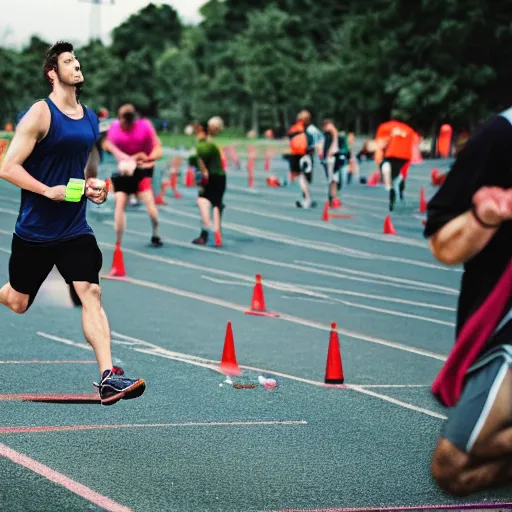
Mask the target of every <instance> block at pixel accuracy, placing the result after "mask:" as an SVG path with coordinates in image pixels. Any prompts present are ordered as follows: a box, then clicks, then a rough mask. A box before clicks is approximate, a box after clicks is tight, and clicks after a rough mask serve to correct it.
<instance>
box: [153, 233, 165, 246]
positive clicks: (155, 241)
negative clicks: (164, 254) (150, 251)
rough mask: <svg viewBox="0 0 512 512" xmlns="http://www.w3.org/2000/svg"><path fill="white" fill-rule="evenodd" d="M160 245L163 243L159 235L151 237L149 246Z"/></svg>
mask: <svg viewBox="0 0 512 512" xmlns="http://www.w3.org/2000/svg"><path fill="white" fill-rule="evenodd" d="M162 245H164V243H163V242H162V239H161V238H160V237H159V236H153V237H151V247H162Z"/></svg>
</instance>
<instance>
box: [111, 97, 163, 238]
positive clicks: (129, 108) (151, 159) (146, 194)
mask: <svg viewBox="0 0 512 512" xmlns="http://www.w3.org/2000/svg"><path fill="white" fill-rule="evenodd" d="M103 149H104V150H105V151H108V152H110V153H112V155H113V156H114V157H115V158H116V159H117V161H118V166H119V167H118V170H119V173H116V174H114V175H113V176H112V186H113V187H114V200H115V213H114V229H115V231H116V245H121V241H122V238H123V233H124V231H125V229H126V213H125V211H126V205H127V204H128V200H129V197H130V195H132V194H136V195H137V198H138V199H139V200H141V201H142V202H143V203H144V205H145V206H146V210H147V212H148V214H149V218H150V219H151V226H152V229H153V234H152V237H151V245H152V246H153V247H161V246H162V245H163V242H162V240H161V239H160V237H159V236H158V209H157V207H156V204H155V196H154V194H153V181H152V179H153V171H154V168H155V160H157V159H158V158H161V156H162V144H161V142H160V139H159V138H158V135H157V134H156V132H155V129H154V128H153V125H152V124H151V121H149V120H148V119H139V118H137V116H136V112H135V107H134V106H133V105H130V104H127V105H122V106H121V107H120V109H119V112H118V119H117V120H116V121H114V122H113V123H112V125H111V126H110V128H109V130H108V133H107V138H106V140H105V142H104V143H103Z"/></svg>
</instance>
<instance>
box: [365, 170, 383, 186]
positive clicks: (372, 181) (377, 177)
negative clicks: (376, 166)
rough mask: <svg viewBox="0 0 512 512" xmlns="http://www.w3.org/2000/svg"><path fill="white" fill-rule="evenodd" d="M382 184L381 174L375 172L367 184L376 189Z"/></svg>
mask: <svg viewBox="0 0 512 512" xmlns="http://www.w3.org/2000/svg"><path fill="white" fill-rule="evenodd" d="M379 182H380V172H379V171H375V172H374V173H373V174H372V175H371V176H370V177H369V178H368V181H367V182H366V185H367V186H369V187H376V186H377V185H378V183H379Z"/></svg>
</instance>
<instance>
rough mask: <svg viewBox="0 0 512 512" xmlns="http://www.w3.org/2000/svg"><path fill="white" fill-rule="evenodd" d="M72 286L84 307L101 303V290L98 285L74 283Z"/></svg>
mask: <svg viewBox="0 0 512 512" xmlns="http://www.w3.org/2000/svg"><path fill="white" fill-rule="evenodd" d="M73 286H74V288H75V291H76V293H77V295H78V297H79V298H80V300H81V301H82V303H83V304H84V305H86V304H92V303H96V302H101V288H100V285H99V284H94V283H85V282H74V283H73Z"/></svg>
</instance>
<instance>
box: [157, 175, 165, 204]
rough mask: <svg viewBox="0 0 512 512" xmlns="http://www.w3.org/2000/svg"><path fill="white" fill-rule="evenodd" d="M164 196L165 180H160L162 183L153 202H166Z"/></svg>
mask: <svg viewBox="0 0 512 512" xmlns="http://www.w3.org/2000/svg"><path fill="white" fill-rule="evenodd" d="M164 197H165V182H163V181H162V184H161V185H160V193H159V194H158V195H157V196H156V198H155V204H158V205H163V204H167V202H166V200H165V199H164Z"/></svg>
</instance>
